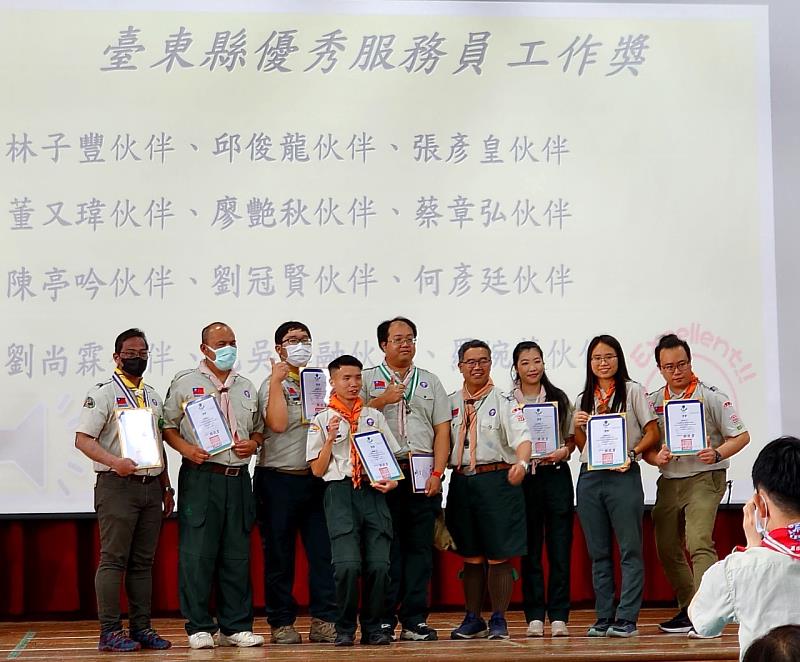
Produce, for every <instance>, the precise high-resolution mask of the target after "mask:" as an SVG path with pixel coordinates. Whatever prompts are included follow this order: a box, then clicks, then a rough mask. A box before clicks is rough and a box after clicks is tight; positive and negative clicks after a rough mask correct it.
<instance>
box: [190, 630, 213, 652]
mask: <svg viewBox="0 0 800 662" xmlns="http://www.w3.org/2000/svg"><path fill="white" fill-rule="evenodd" d="M215 645H216V644H215V643H214V637H212V636H211V634H210V633H209V632H195V633H194V634H191V635H189V648H194V649H195V650H199V649H200V648H214V646H215Z"/></svg>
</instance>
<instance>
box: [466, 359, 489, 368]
mask: <svg viewBox="0 0 800 662" xmlns="http://www.w3.org/2000/svg"><path fill="white" fill-rule="evenodd" d="M491 362H492V359H486V358H484V359H468V360H467V361H461V362H460V365H465V366H467V368H469V369H470V370H472V369H473V368H474V367H475V366H480V367H481V368H485V367H486V366H487V365H489V364H490V363H491Z"/></svg>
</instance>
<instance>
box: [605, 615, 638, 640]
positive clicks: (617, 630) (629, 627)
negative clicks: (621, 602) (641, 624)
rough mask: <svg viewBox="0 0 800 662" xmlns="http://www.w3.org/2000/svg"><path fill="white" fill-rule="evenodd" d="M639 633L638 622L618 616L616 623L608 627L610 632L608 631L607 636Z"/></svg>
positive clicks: (631, 635) (625, 636) (626, 635)
mask: <svg viewBox="0 0 800 662" xmlns="http://www.w3.org/2000/svg"><path fill="white" fill-rule="evenodd" d="M637 634H639V630H637V629H636V623H634V622H633V621H626V620H625V619H624V618H618V619H617V620H616V621H614V624H613V625H612V626H611V627H610V628H608V632H606V636H607V637H623V638H626V639H627V638H628V637H635V636H636V635H637Z"/></svg>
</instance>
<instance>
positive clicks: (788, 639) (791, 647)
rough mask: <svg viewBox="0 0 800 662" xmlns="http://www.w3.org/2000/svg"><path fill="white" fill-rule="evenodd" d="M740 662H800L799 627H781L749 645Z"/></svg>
mask: <svg viewBox="0 0 800 662" xmlns="http://www.w3.org/2000/svg"><path fill="white" fill-rule="evenodd" d="M742 662H800V625H781V626H780V627H777V628H774V629H772V630H770V631H769V632H767V634H765V635H764V636H763V637H760V638H758V639H756V640H755V641H754V642H753V643H751V644H750V647H749V648H748V649H747V652H746V653H745V654H744V657H743V658H742Z"/></svg>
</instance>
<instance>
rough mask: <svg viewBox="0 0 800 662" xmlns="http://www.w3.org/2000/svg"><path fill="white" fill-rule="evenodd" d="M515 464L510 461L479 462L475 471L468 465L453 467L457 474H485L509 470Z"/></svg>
mask: <svg viewBox="0 0 800 662" xmlns="http://www.w3.org/2000/svg"><path fill="white" fill-rule="evenodd" d="M512 466H513V465H511V464H509V463H508V462H490V463H489V464H479V465H477V466H476V467H475V469H474V471H473V470H472V469H470V468H469V466H466V467H453V471H455V472H456V473H457V474H461V475H462V476H477V475H478V474H485V473H488V472H489V471H503V469H505V470H508V469H510V468H511V467H512Z"/></svg>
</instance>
